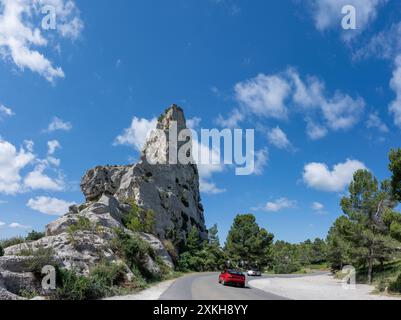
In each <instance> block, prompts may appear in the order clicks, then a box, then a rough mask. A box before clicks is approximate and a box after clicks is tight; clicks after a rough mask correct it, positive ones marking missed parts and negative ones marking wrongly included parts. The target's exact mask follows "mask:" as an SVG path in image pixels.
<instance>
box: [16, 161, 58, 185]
mask: <svg viewBox="0 0 401 320" xmlns="http://www.w3.org/2000/svg"><path fill="white" fill-rule="evenodd" d="M48 165H49V163H48V161H47V160H43V161H40V163H39V164H38V165H37V166H36V167H35V169H34V170H33V171H31V172H30V173H28V174H27V176H26V177H25V178H24V186H25V188H27V189H28V190H47V191H62V190H63V189H64V181H63V179H62V178H61V177H58V178H56V179H53V178H51V177H49V176H48V175H46V174H45V173H44V171H45V170H46V169H47V167H48Z"/></svg>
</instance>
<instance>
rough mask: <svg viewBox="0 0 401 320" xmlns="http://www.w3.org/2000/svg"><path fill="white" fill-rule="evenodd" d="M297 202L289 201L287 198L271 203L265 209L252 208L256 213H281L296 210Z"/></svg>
mask: <svg viewBox="0 0 401 320" xmlns="http://www.w3.org/2000/svg"><path fill="white" fill-rule="evenodd" d="M296 206H297V202H296V201H293V200H288V199H287V198H280V199H277V200H275V201H269V202H267V203H266V205H265V206H263V207H256V208H252V210H254V211H266V212H279V211H281V210H285V209H293V208H296Z"/></svg>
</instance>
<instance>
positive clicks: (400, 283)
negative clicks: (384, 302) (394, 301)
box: [389, 274, 401, 293]
mask: <svg viewBox="0 0 401 320" xmlns="http://www.w3.org/2000/svg"><path fill="white" fill-rule="evenodd" d="M389 290H390V291H391V292H396V293H401V274H400V275H399V276H398V277H397V279H396V280H395V281H393V282H391V284H390V286H389Z"/></svg>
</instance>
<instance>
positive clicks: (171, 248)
mask: <svg viewBox="0 0 401 320" xmlns="http://www.w3.org/2000/svg"><path fill="white" fill-rule="evenodd" d="M162 242H163V245H164V248H166V250H167V252H168V254H169V255H170V257H171V258H172V259H173V261H178V251H177V249H176V247H175V246H174V244H173V243H172V242H171V240H163V241H162Z"/></svg>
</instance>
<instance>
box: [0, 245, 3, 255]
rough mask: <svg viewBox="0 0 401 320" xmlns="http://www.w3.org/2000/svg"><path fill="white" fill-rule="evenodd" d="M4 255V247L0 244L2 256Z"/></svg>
mask: <svg viewBox="0 0 401 320" xmlns="http://www.w3.org/2000/svg"><path fill="white" fill-rule="evenodd" d="M2 256H4V249H3V247H2V246H1V244H0V257H2Z"/></svg>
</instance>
